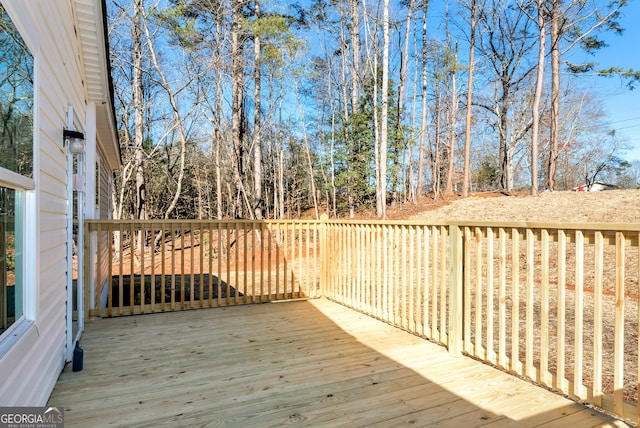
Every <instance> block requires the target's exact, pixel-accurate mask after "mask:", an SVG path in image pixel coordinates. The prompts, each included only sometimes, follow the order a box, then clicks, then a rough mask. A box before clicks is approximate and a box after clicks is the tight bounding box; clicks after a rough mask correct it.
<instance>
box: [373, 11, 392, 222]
mask: <svg viewBox="0 0 640 428" xmlns="http://www.w3.org/2000/svg"><path fill="white" fill-rule="evenodd" d="M382 37H383V47H382V94H381V99H382V108H381V111H380V182H379V183H378V189H377V191H378V192H380V198H379V204H378V206H377V207H376V213H377V215H378V217H380V218H385V217H386V215H387V213H386V211H387V139H388V124H389V121H388V116H389V0H384V6H383V18H382Z"/></svg>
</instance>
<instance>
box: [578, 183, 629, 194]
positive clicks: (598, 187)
mask: <svg viewBox="0 0 640 428" xmlns="http://www.w3.org/2000/svg"><path fill="white" fill-rule="evenodd" d="M616 189H619V187H618V186H615V185H613V184H607V183H603V182H602V181H594V182H593V183H591V184H581V185H580V186H578V187H574V188H573V190H574V191H576V192H600V191H602V190H616Z"/></svg>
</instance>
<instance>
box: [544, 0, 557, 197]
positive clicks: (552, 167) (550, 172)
mask: <svg viewBox="0 0 640 428" xmlns="http://www.w3.org/2000/svg"><path fill="white" fill-rule="evenodd" d="M559 15H560V0H553V2H552V8H551V130H550V134H549V144H550V148H549V162H548V166H547V186H546V187H547V189H548V190H549V191H552V192H553V191H554V190H556V184H557V183H556V175H557V170H558V144H559V143H558V138H559V132H558V126H559V120H560V30H559V23H558V20H559V19H560V16H559Z"/></svg>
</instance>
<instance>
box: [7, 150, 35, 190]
mask: <svg viewBox="0 0 640 428" xmlns="http://www.w3.org/2000/svg"><path fill="white" fill-rule="evenodd" d="M34 140H35V138H34ZM34 146H35V144H34ZM0 186H2V187H9V188H11V189H15V190H24V191H29V190H34V189H35V188H36V182H35V181H34V180H33V178H29V177H25V176H24V175H20V174H18V173H17V172H13V171H10V170H8V169H4V168H2V167H0Z"/></svg>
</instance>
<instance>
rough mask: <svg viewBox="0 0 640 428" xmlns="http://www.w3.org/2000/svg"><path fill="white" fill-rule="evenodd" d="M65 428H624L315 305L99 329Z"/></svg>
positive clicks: (54, 401) (68, 375)
mask: <svg viewBox="0 0 640 428" xmlns="http://www.w3.org/2000/svg"><path fill="white" fill-rule="evenodd" d="M81 345H82V347H83V348H84V356H85V358H84V370H83V371H81V372H76V373H73V372H72V371H71V367H70V365H68V366H67V368H66V369H65V371H64V372H63V373H62V374H61V376H60V379H59V380H58V383H57V385H56V387H55V390H54V391H53V394H52V396H51V398H50V400H49V404H50V405H56V406H63V407H64V408H65V422H66V426H91V427H97V426H127V427H130V426H149V427H155V426H159V425H165V426H214V425H215V426H218V425H222V426H237V427H243V428H245V427H280V426H283V425H302V426H331V427H334V426H363V427H364V426H366V427H390V426H403V425H411V426H434V425H436V426H451V427H477V426H494V427H503V426H514V427H515V426H517V427H520V426H523V427H534V426H535V427H537V426H548V427H556V426H557V427H569V426H571V427H574V426H575V427H591V426H626V425H625V424H623V423H622V422H620V421H618V420H615V419H612V418H609V417H607V416H604V415H602V414H600V413H598V412H595V411H593V410H590V409H587V408H586V407H584V406H582V405H579V404H577V403H574V402H572V401H569V400H567V399H564V398H562V397H561V396H559V395H556V394H553V393H551V392H548V391H546V390H544V389H542V388H539V387H536V386H534V385H531V384H529V383H527V382H524V381H522V380H520V379H517V378H515V377H513V376H510V375H508V374H505V373H502V372H500V371H498V370H495V369H493V368H491V367H489V366H486V365H484V364H481V363H479V362H477V361H474V360H471V359H469V358H465V357H460V358H455V357H452V356H451V355H450V354H449V353H447V351H446V350H445V349H444V348H442V347H440V346H438V345H435V344H433V343H430V342H428V341H426V340H423V339H420V338H418V337H416V336H413V335H411V334H408V333H405V332H403V331H401V330H398V329H396V328H393V327H391V326H389V325H387V324H384V323H382V322H379V321H376V320H374V319H371V318H369V317H367V316H365V315H361V314H359V313H357V312H355V311H352V310H350V309H347V308H345V307H343V306H340V305H338V304H335V303H332V302H329V301H327V300H310V301H297V302H284V303H269V304H262V305H249V306H232V307H222V308H214V309H202V310H194V311H185V312H175V313H164V314H154V315H142V316H132V317H123V318H114V319H104V320H97V321H94V322H91V323H89V324H88V325H87V331H86V332H85V334H84V336H83V338H82V342H81Z"/></svg>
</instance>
